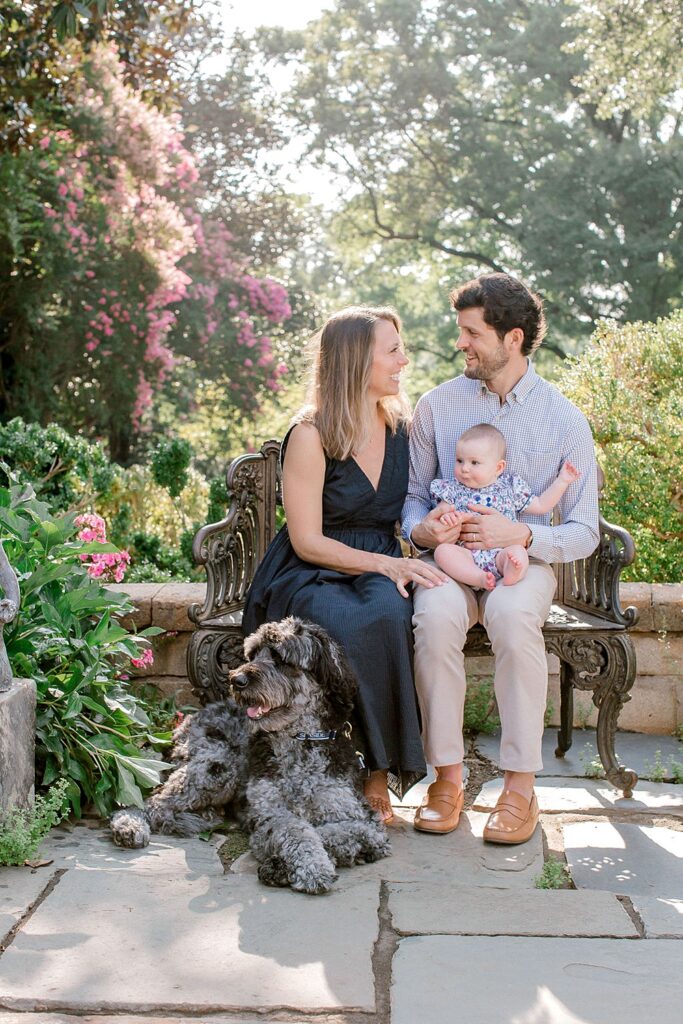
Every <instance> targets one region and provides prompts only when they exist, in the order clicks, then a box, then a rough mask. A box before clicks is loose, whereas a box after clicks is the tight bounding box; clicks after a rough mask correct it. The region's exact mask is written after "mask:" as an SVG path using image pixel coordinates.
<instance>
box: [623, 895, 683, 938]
mask: <svg viewBox="0 0 683 1024" xmlns="http://www.w3.org/2000/svg"><path fill="white" fill-rule="evenodd" d="M632 902H633V906H634V907H635V909H636V910H637V911H638V913H639V914H640V917H641V920H642V922H643V925H644V927H645V937H646V938H648V939H683V900H678V899H671V898H666V897H664V896H640V895H634V896H633V897H632Z"/></svg>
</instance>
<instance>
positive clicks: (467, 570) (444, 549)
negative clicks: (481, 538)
mask: <svg viewBox="0 0 683 1024" xmlns="http://www.w3.org/2000/svg"><path fill="white" fill-rule="evenodd" d="M434 561H435V562H436V564H437V565H438V567H439V568H440V569H443V571H444V572H446V573H448V575H449V576H450V577H451V579H453V580H457V582H458V583H466V584H467V586H468V587H476V589H477V590H493V588H494V587H495V585H496V577H495V576H494V575H493V573H492V572H485V571H484V570H483V569H480V568H479V566H478V565H477V564H476V562H475V561H474V558H473V557H472V552H471V551H468V550H467V548H459V547H458V546H457V544H439V546H438V547H437V549H436V550H435V552H434Z"/></svg>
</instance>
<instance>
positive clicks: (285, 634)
mask: <svg viewBox="0 0 683 1024" xmlns="http://www.w3.org/2000/svg"><path fill="white" fill-rule="evenodd" d="M244 651H245V655H246V658H247V660H246V662H245V663H244V664H243V665H242V666H240V668H238V669H235V670H234V671H233V672H231V673H230V681H231V684H232V689H233V695H234V700H232V699H228V700H226V701H224V702H221V703H218V704H210V705H209V706H208V707H206V708H203V709H202V710H201V711H198V712H197V713H196V714H194V715H191V716H188V717H187V718H186V719H185V720H184V721H183V722H182V723H181V725H180V726H179V728H178V730H177V731H176V734H175V747H174V749H173V755H172V756H173V758H174V760H175V761H176V762H177V763H178V766H177V768H176V769H175V771H174V772H173V773H172V774H171V775H170V776H169V778H168V780H167V781H166V782H165V783H164V785H163V786H162V787H161V788H160V789H158V790H157V791H156V792H155V793H154V794H153V795H152V796H151V797H150V798H149V800H148V801H147V802H146V804H145V809H144V811H142V810H138V809H136V808H126V809H124V810H121V811H117V812H116V813H115V814H114V815H113V817H112V819H111V828H112V833H113V838H114V841H115V842H116V843H117V844H118V845H120V846H128V847H136V848H137V847H141V846H146V845H147V843H148V842H149V836H150V831H154V832H162V833H166V834H174V835H194V834H196V833H197V832H199V831H201V830H202V829H205V828H207V826H208V825H210V824H215V823H217V822H218V821H220V820H221V818H222V816H223V814H224V812H225V810H226V809H227V808H230V809H231V810H232V811H233V812H234V813H236V814H237V815H238V817H239V819H240V820H241V821H243V822H244V823H245V824H246V827H247V828H248V830H249V832H250V833H251V838H250V846H251V849H252V851H253V853H254V855H255V857H256V859H257V860H258V861H259V872H258V873H259V878H260V879H261V881H262V882H264V883H265V884H266V885H282V886H286V885H290V886H291V887H292V888H293V889H297V890H299V891H301V892H308V893H323V892H327V891H328V890H329V889H330V887H331V886H332V884H333V883H334V881H335V879H336V877H337V875H336V872H335V867H337V866H349V865H352V864H355V863H360V862H362V861H374V860H378V859H379V858H380V857H386V856H387V855H388V853H389V841H388V838H387V835H386V831H385V829H384V826H383V825H382V824H381V823H380V822H379V820H378V819H377V817H376V816H375V815H374V814H373V812H372V811H371V809H370V808H369V807H368V805H367V803H366V802H365V800H364V799H363V797H362V794H361V789H360V780H359V772H358V765H357V760H356V755H355V751H354V747H353V744H352V743H351V740H350V738H349V737H348V735H346V732H347V730H344V724H345V723H346V722H347V721H348V718H349V715H350V714H351V710H352V707H353V700H354V696H355V693H356V681H355V678H354V676H353V673H352V672H351V669H350V668H349V665H348V663H347V661H346V659H345V657H344V655H343V653H342V651H341V649H340V648H339V646H338V645H337V644H336V643H335V642H334V641H333V640H332V639H331V638H330V637H329V636H328V634H327V633H326V632H325V630H323V629H322V628H321V627H320V626H316V625H314V624H313V623H310V622H304V621H303V620H301V619H297V618H294V617H290V618H287V619H283V620H282V621H281V622H269V623H266V624H265V625H263V626H261V627H260V628H259V629H258V630H257V631H256V632H255V633H252V635H251V636H250V637H247V639H246V641H245V644H244ZM333 730H336V731H337V736H336V738H335V739H325V740H321V739H300V738H297V737H298V736H299V734H306V735H308V736H311V735H315V734H316V733H327V732H330V731H333Z"/></svg>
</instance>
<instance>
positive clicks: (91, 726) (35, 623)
mask: <svg viewBox="0 0 683 1024" xmlns="http://www.w3.org/2000/svg"><path fill="white" fill-rule="evenodd" d="M5 471H6V472H7V470H5ZM11 482H12V483H13V485H12V486H10V487H0V540H1V541H2V542H3V543H4V547H5V551H6V553H7V557H8V558H9V561H10V564H11V565H12V566H13V567H14V569H15V571H16V573H17V576H18V578H19V583H20V587H21V608H20V611H19V615H18V616H17V618H16V619H15V621H14V622H13V623H12V624H11V625H10V626H9V627H7V628H6V630H5V640H6V643H7V651H8V654H9V658H10V664H11V666H12V670H13V672H14V674H15V675H16V676H19V677H29V678H32V679H34V680H35V682H36V685H37V688H38V703H37V715H36V759H37V769H38V773H39V777H40V782H41V785H42V786H49V785H50V784H51V783H52V782H54V781H55V780H56V779H59V778H64V779H65V780H66V783H67V788H66V797H67V800H68V802H69V805H70V807H71V809H72V810H73V811H74V813H75V814H77V815H80V813H81V810H82V805H83V803H84V802H87V803H92V804H94V805H95V807H96V808H97V810H98V811H99V813H100V814H102V815H107V814H109V813H110V812H111V811H112V810H113V809H114V807H115V806H116V805H117V804H118V805H124V806H125V805H130V804H135V805H138V806H140V805H141V804H142V802H143V795H144V792H145V791H148V790H150V789H152V788H153V787H154V786H156V785H158V783H159V781H160V772H161V771H162V770H163V769H164V768H165V767H167V766H166V765H165V763H164V762H163V761H161V760H160V755H159V753H158V751H157V749H156V748H160V747H163V746H165V745H167V744H168V743H169V742H170V739H171V736H170V732H159V731H155V729H154V728H153V727H152V725H151V723H150V719H149V716H148V714H147V710H146V707H145V703H144V701H142V700H141V698H140V697H139V696H137V695H136V694H134V693H132V692H131V691H130V689H129V687H128V686H127V678H126V676H125V670H126V669H127V668H128V667H129V666H130V660H131V658H134V657H139V656H140V654H141V651H142V648H143V647H145V646H147V642H146V640H145V639H144V638H146V637H150V636H153V635H156V634H158V633H160V632H162V631H161V630H159V629H157V628H154V627H153V628H150V629H147V630H144V631H143V632H142V633H140V634H139V635H138V636H133V635H131V634H130V633H129V632H128V631H127V630H126V629H124V628H123V626H121V625H120V623H119V622H118V621H117V620H118V618H119V617H120V616H121V615H123V614H125V613H128V612H131V611H132V610H133V607H132V605H131V604H130V601H129V600H128V598H127V596H126V595H125V594H117V593H114V592H112V591H109V590H107V589H106V588H105V587H104V586H103V585H102V583H101V582H99V581H98V580H97V579H92V578H91V576H90V575H89V574H88V569H87V566H86V564H85V563H84V562H83V560H82V559H81V556H82V555H89V554H93V553H98V552H99V553H106V552H110V551H115V550H116V549H115V548H114V547H113V546H112V545H109V544H101V543H94V542H93V543H88V544H85V543H83V542H81V541H79V540H78V539H77V538H76V532H77V527H76V526H75V523H74V520H75V518H76V513H60V514H57V515H52V514H51V512H50V510H49V508H48V506H47V505H46V504H45V503H44V502H42V501H39V500H37V499H36V497H35V494H34V493H33V491H32V490H31V488H30V487H26V486H24V485H20V484H16V482H14V481H11Z"/></svg>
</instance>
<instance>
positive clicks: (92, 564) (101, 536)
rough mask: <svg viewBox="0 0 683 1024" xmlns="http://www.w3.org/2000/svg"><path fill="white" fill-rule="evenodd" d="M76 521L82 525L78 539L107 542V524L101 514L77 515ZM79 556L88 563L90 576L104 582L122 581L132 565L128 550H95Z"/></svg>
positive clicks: (90, 541)
mask: <svg viewBox="0 0 683 1024" xmlns="http://www.w3.org/2000/svg"><path fill="white" fill-rule="evenodd" d="M74 523H75V525H76V526H78V527H80V529H79V531H78V539H79V540H81V541H83V542H84V543H85V544H91V543H94V544H106V543H107V531H106V525H105V522H104V519H103V518H102V517H101V516H98V515H96V514H85V515H81V516H77V517H76V519H75V520H74ZM79 557H80V559H81V561H82V562H85V563H86V568H87V572H88V576H90V578H91V579H94V580H101V581H102V582H103V583H121V582H122V581H123V577H124V576H125V574H126V570H127V568H128V566H129V565H130V555H129V553H128V552H127V551H93V552H91V553H89V554H81V555H79Z"/></svg>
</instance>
